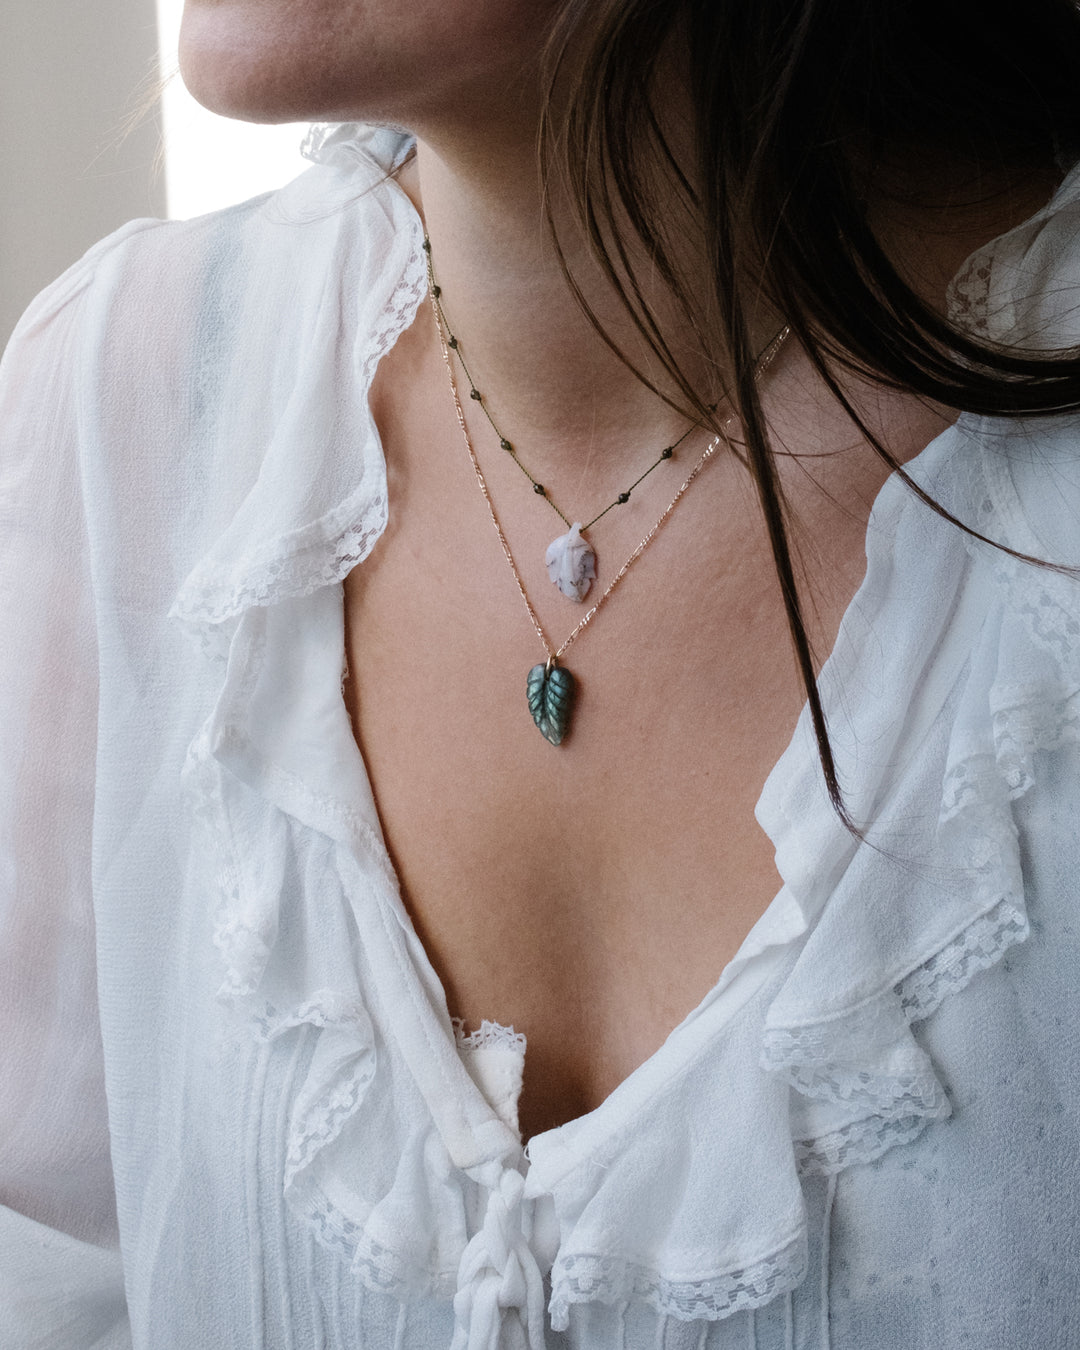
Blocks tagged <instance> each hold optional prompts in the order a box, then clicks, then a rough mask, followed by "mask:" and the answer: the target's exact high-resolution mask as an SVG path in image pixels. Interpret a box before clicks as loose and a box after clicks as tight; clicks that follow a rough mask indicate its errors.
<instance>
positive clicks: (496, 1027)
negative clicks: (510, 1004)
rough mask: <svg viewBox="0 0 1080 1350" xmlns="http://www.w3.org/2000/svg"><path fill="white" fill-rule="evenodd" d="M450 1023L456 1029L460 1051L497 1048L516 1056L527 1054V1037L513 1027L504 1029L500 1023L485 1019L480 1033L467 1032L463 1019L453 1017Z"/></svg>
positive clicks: (455, 1035)
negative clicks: (510, 1051)
mask: <svg viewBox="0 0 1080 1350" xmlns="http://www.w3.org/2000/svg"><path fill="white" fill-rule="evenodd" d="M450 1021H451V1023H452V1024H453V1027H454V1040H455V1041H456V1042H457V1048H458V1050H459V1051H460V1050H466V1051H469V1050H487V1049H489V1048H491V1047H492V1046H495V1047H497V1048H498V1049H500V1050H512V1051H513V1052H514V1053H515V1054H520V1055H524V1053H525V1045H526V1041H525V1036H524V1034H523V1033H522V1032H520V1031H515V1030H514V1028H513V1027H504V1026H502V1025H501V1024H500V1023H499V1022H489V1021H488V1020H487V1018H486V1017H485V1018H484V1020H483V1021H482V1022H481V1023H480V1029H479V1030H478V1031H470V1032H466V1030H465V1021H464V1019H463V1018H461V1017H452V1018H451V1019H450Z"/></svg>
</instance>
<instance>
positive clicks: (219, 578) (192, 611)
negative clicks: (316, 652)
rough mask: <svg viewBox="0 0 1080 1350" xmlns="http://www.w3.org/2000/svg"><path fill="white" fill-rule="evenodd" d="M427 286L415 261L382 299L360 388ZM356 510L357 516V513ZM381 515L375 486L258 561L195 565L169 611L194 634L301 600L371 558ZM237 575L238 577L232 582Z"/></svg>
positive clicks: (215, 648)
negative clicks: (289, 600)
mask: <svg viewBox="0 0 1080 1350" xmlns="http://www.w3.org/2000/svg"><path fill="white" fill-rule="evenodd" d="M426 291H427V275H426V272H425V271H424V269H423V266H422V265H421V264H420V263H419V262H417V261H416V260H415V259H414V260H412V261H411V262H410V264H409V266H407V267H406V268H405V271H404V273H403V275H402V276H401V277H400V278H399V279H398V281H397V283H396V284H395V286H394V289H393V290H392V291H391V293H390V295H389V297H388V298H387V300H386V302H385V303H384V305H383V308H382V310H381V312H380V314H379V318H378V321H377V324H376V326H375V331H374V332H373V334H372V336H371V338H370V340H369V341H368V342H367V343H366V344H365V347H364V352H363V357H362V360H361V361H360V365H359V381H360V383H361V385H362V386H363V387H364V388H367V387H369V386H370V384H371V380H372V377H373V375H374V371H375V368H376V366H377V365H378V364H379V362H380V361H381V360H382V358H383V357H384V356H385V355H386V353H387V352H388V351H389V350H390V348H391V347H392V346H393V345H394V343H395V342H396V341H397V338H398V336H399V335H400V334H401V332H402V331H403V330H404V329H405V328H406V327H407V326H408V324H409V322H410V321H411V320H412V317H413V316H414V315H415V313H416V311H417V309H418V307H419V305H420V302H421V301H422V300H423V298H424V295H425V293H426ZM358 512H359V515H360V519H357V518H356V515H357V513H358ZM386 517H387V500H386V493H385V491H379V492H376V493H374V494H372V495H370V496H368V497H367V498H366V499H365V500H364V501H363V502H362V504H359V505H358V504H357V503H356V501H355V499H352V500H350V501H348V502H345V503H343V504H341V505H339V506H338V507H337V508H335V509H334V510H332V511H331V512H329V513H328V514H327V515H326V516H323V517H321V518H320V519H318V520H316V521H314V522H312V524H310V525H309V526H307V527H305V528H303V529H301V530H298V531H296V532H295V534H294V535H293V536H292V538H291V540H289V539H287V538H286V539H275V540H271V541H270V542H269V544H268V545H267V556H266V557H265V558H263V559H260V558H259V557H258V556H249V557H248V559H246V560H245V561H244V562H243V563H241V564H240V565H239V566H238V565H237V564H236V563H235V561H234V562H232V563H230V564H228V565H225V566H215V565H214V564H213V563H212V562H210V563H200V564H197V565H196V567H195V568H194V569H193V571H192V572H191V574H190V576H189V577H188V579H187V581H185V583H184V585H183V587H182V588H181V590H180V593H179V595H178V597H177V600H176V602H175V603H174V604H173V607H172V609H171V610H170V617H176V618H179V619H180V620H182V621H183V622H184V623H185V624H187V625H188V626H190V627H194V628H195V629H196V632H198V630H199V628H200V627H206V626H209V627H211V628H213V627H216V626H217V625H219V624H222V623H224V622H225V621H226V620H228V619H230V618H232V617H234V616H235V615H236V614H238V613H241V612H242V611H243V610H245V609H250V608H253V607H255V606H266V605H272V604H275V603H276V602H277V601H279V600H282V599H286V598H299V597H302V596H305V595H310V594H311V593H312V592H313V591H316V590H318V589H319V588H320V587H322V586H329V585H333V584H334V583H336V582H339V581H341V580H342V578H343V577H345V576H346V575H347V574H348V573H349V572H350V571H352V569H353V568H354V567H355V566H356V565H357V564H358V563H361V562H363V560H364V559H365V558H366V557H367V556H368V554H369V553H370V552H371V550H372V548H373V547H374V546H375V543H376V541H377V540H378V538H379V536H380V535H381V534H382V532H383V529H384V527H385V525H386ZM331 546H332V547H331ZM237 576H241V577H242V578H243V580H242V581H237ZM199 640H200V642H201V644H202V648H203V650H204V651H205V652H206V654H207V655H208V656H211V657H212V656H214V655H216V654H219V653H220V650H221V643H220V642H217V641H215V640H213V639H212V638H210V639H208V638H206V637H202V636H200V639H199Z"/></svg>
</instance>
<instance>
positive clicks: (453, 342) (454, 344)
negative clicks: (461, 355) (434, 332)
mask: <svg viewBox="0 0 1080 1350" xmlns="http://www.w3.org/2000/svg"><path fill="white" fill-rule="evenodd" d="M446 345H447V346H448V347H452V348H453V349H454V351H457V338H456V337H454V335H453V333H451V334H450V336H449V337H448V338H447V339H446Z"/></svg>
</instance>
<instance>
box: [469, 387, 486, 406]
mask: <svg viewBox="0 0 1080 1350" xmlns="http://www.w3.org/2000/svg"><path fill="white" fill-rule="evenodd" d="M469 397H470V398H474V399H476V401H477V403H479V402H480V401H481V399H482V398H483V397H484V396H483V394H482V393H481V392H480V390H479V389H470V390H469Z"/></svg>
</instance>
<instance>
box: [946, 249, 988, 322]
mask: <svg viewBox="0 0 1080 1350" xmlns="http://www.w3.org/2000/svg"><path fill="white" fill-rule="evenodd" d="M992 271H993V267H992V264H991V262H990V259H989V258H987V257H986V256H985V255H984V254H982V253H976V254H975V255H974V256H973V257H971V258H969V259H968V262H967V266H966V267H965V268H964V270H963V271H962V272H959V273H958V274H957V275H956V276H955V277H954V278H953V280H952V281H951V282H950V283H949V289H948V311H949V322H950V323H952V324H954V325H955V326H956V327H957V328H963V329H964V330H965V331H966V332H969V333H972V334H974V335H975V336H977V337H982V338H987V337H989V335H990V276H991V272H992Z"/></svg>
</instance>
